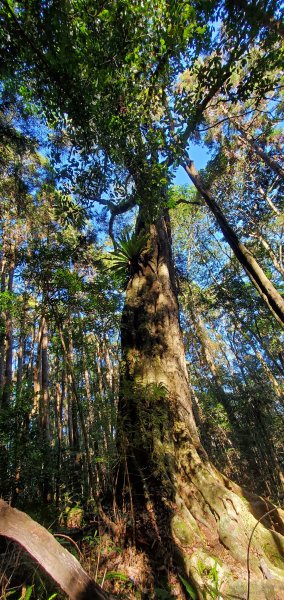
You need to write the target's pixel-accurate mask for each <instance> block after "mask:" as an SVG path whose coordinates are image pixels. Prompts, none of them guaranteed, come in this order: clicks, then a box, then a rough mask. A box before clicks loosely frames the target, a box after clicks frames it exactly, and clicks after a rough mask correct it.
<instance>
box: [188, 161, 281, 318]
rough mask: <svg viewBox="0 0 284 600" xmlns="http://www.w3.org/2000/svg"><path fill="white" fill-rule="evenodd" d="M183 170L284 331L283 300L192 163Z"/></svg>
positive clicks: (189, 162)
mask: <svg viewBox="0 0 284 600" xmlns="http://www.w3.org/2000/svg"><path fill="white" fill-rule="evenodd" d="M183 168H184V169H185V171H186V173H187V174H188V176H189V178H190V179H191V181H192V182H193V184H194V185H195V187H196V189H197V190H198V191H199V192H200V194H201V195H202V197H203V198H204V200H205V202H206V204H207V206H208V207H209V209H210V210H211V212H212V213H213V214H214V216H215V218H216V220H217V223H218V224H219V226H220V229H221V231H222V233H223V235H224V238H225V240H226V241H227V242H228V244H229V245H230V247H231V248H232V250H233V252H234V254H235V256H236V258H237V259H238V261H239V262H240V263H241V265H242V266H243V267H244V269H245V271H246V273H247V275H248V277H249V278H250V280H251V282H252V284H253V285H254V287H255V288H256V290H257V291H258V293H259V294H260V296H261V298H262V299H263V301H264V302H265V304H266V306H267V307H268V308H269V310H270V312H271V314H272V315H273V316H274V317H275V319H277V321H278V323H280V325H281V327H282V328H283V329H284V299H283V298H282V296H281V295H280V294H279V292H278V291H277V290H276V289H275V287H274V285H273V283H272V282H271V281H270V280H269V279H268V277H266V275H265V273H264V272H263V270H262V268H261V267H260V266H259V264H258V262H257V261H256V260H255V258H254V256H253V254H252V253H251V251H250V250H249V249H248V248H246V246H245V245H244V244H242V242H240V241H239V239H238V237H237V235H236V233H235V232H234V230H233V229H232V227H231V226H230V225H229V223H228V221H227V219H226V217H225V216H224V214H223V212H222V211H221V209H220V208H219V206H218V205H217V204H216V202H215V200H214V198H213V196H212V194H211V192H210V191H209V190H208V189H206V187H205V186H204V185H203V183H202V181H201V178H200V176H199V173H198V171H197V170H196V168H195V166H194V164H193V162H192V161H190V160H186V161H185V162H184V164H183Z"/></svg>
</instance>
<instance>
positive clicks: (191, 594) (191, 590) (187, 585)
mask: <svg viewBox="0 0 284 600" xmlns="http://www.w3.org/2000/svg"><path fill="white" fill-rule="evenodd" d="M179 578H180V580H181V582H182V584H183V585H184V587H185V589H186V591H187V593H188V595H189V597H190V598H191V599H192V600H197V597H198V596H197V593H196V591H195V589H194V588H193V587H192V585H190V583H189V581H187V580H186V579H185V578H184V577H182V576H181V575H179Z"/></svg>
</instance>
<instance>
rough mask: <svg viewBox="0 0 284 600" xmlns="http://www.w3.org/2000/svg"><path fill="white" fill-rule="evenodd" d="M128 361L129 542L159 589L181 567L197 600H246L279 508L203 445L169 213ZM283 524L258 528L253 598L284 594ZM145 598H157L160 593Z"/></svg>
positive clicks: (152, 247)
mask: <svg viewBox="0 0 284 600" xmlns="http://www.w3.org/2000/svg"><path fill="white" fill-rule="evenodd" d="M122 353H123V372H122V377H121V399H120V406H119V422H118V426H119V439H120V455H121V469H120V476H119V478H118V484H117V501H118V503H120V506H121V508H122V509H123V510H125V511H127V510H129V514H128V517H127V521H126V522H127V525H126V537H127V538H128V539H129V540H131V542H133V541H134V542H135V544H136V546H138V547H139V548H140V549H142V550H143V552H144V553H145V554H146V555H147V557H148V561H149V563H150V564H151V566H152V570H153V573H154V575H153V578H154V582H155V585H159V586H161V582H163V581H164V582H165V581H166V580H167V581H168V582H169V578H170V573H171V572H172V571H174V570H176V569H178V570H180V573H181V574H182V575H183V576H185V577H186V578H187V580H188V581H191V583H192V584H193V585H194V586H195V588H196V590H197V594H198V598H218V597H224V596H225V597H230V598H243V599H245V598H247V586H248V568H247V562H248V557H247V550H248V545H249V540H250V536H251V533H252V531H253V528H254V527H255V525H256V523H257V520H258V519H259V518H260V517H262V516H263V515H264V513H265V512H266V511H268V510H269V509H271V508H272V507H271V505H268V504H267V503H266V502H265V501H263V500H262V499H260V498H258V497H254V496H252V495H251V496H248V494H247V493H246V492H245V491H244V490H242V489H241V488H240V487H238V486H237V485H235V484H233V483H232V482H230V481H228V480H227V479H226V478H225V477H223V476H222V475H221V474H220V473H219V472H218V471H217V470H216V469H215V468H214V467H213V466H212V465H211V464H210V462H209V460H208V458H207V455H206V453H205V451H204V449H203V448H202V446H201V444H200V441H199V437H198V433H197V429H196V426H195V422H194V418H193V414H192V408H191V401H190V395H189V386H188V375H187V369H186V361H185V354H184V348H183V342H182V335H181V330H180V325H179V308H178V301H177V296H176V291H175V279H174V270H173V261H172V256H171V240H170V227H169V219H168V216H167V214H165V215H164V216H163V217H161V218H160V219H159V220H157V222H156V223H155V224H153V225H151V226H150V235H149V240H148V244H147V248H145V251H144V252H143V253H142V255H141V257H140V260H139V262H138V265H137V270H136V272H135V273H134V274H133V276H132V278H131V280H130V281H129V284H128V288H127V297H126V303H125V308H124V312H123V318H122ZM282 516H283V515H282V514H281V511H280V510H277V511H274V512H272V513H270V515H269V516H268V517H267V518H266V519H263V521H262V522H260V523H259V524H258V525H257V527H256V529H255V532H254V535H253V538H252V540H251V544H250V553H249V570H250V590H249V593H250V595H249V597H250V599H251V600H253V599H255V600H261V599H262V598H263V599H264V598H267V599H268V598H269V599H273V598H274V599H276V598H279V599H280V598H281V597H283V596H284V562H283V559H282V556H281V555H282V554H283V550H284V537H283V534H284V524H283V521H282ZM145 593H146V597H151V594H152V591H151V590H150V588H149V590H148V591H146V592H145ZM147 594H148V595H147ZM220 594H221V595H220ZM152 597H155V594H154V596H152Z"/></svg>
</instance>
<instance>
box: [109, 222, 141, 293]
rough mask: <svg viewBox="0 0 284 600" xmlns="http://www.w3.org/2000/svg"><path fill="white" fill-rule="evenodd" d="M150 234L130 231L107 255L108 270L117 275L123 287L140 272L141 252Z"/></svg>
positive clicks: (119, 239)
mask: <svg viewBox="0 0 284 600" xmlns="http://www.w3.org/2000/svg"><path fill="white" fill-rule="evenodd" d="M147 240H148V236H147V235H145V234H141V233H140V234H138V235H137V234H133V235H131V236H130V235H129V234H128V233H127V234H125V235H123V236H121V237H120V238H118V242H117V246H116V249H115V250H114V251H113V252H111V253H110V255H109V256H108V257H107V261H108V266H107V269H108V271H111V273H112V274H113V275H114V276H115V278H116V279H118V281H119V282H120V284H121V285H123V287H126V286H127V283H128V281H129V280H130V279H131V278H132V277H133V276H134V275H135V273H138V271H139V269H140V268H141V266H142V261H141V253H142V252H143V250H145V248H146V245H147Z"/></svg>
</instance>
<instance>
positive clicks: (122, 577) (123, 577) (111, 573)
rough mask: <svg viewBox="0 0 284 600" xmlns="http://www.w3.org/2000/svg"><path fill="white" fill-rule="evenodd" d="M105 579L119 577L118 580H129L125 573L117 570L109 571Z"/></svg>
mask: <svg viewBox="0 0 284 600" xmlns="http://www.w3.org/2000/svg"><path fill="white" fill-rule="evenodd" d="M105 579H107V580H110V579H119V580H120V581H130V579H129V577H127V575H125V574H124V573H120V572H119V571H109V572H108V573H107V574H106V576H105Z"/></svg>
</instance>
